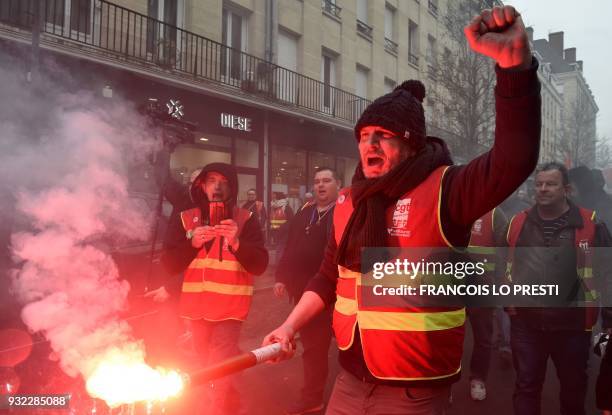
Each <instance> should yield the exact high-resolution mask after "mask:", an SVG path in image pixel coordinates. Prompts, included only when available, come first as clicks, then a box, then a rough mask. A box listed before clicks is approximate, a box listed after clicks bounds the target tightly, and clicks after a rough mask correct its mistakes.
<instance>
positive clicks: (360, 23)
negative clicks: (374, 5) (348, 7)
mask: <svg viewBox="0 0 612 415" xmlns="http://www.w3.org/2000/svg"><path fill="white" fill-rule="evenodd" d="M357 32H358V33H361V34H362V35H365V36H366V37H367V38H369V39H371V38H372V26H369V25H368V0H357Z"/></svg>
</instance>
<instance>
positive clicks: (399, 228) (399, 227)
mask: <svg viewBox="0 0 612 415" xmlns="http://www.w3.org/2000/svg"><path fill="white" fill-rule="evenodd" d="M411 204H412V198H406V199H400V200H398V201H397V203H396V204H395V211H394V212H393V225H392V227H391V228H387V231H388V232H389V235H392V236H404V237H410V231H409V230H408V229H406V225H408V215H409V213H410V205H411Z"/></svg>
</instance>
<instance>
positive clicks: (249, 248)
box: [162, 163, 268, 275]
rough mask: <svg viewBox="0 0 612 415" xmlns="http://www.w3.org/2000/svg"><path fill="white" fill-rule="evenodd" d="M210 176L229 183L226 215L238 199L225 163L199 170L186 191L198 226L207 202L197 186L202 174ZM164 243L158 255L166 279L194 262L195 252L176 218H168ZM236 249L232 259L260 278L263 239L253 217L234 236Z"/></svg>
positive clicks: (263, 263)
mask: <svg viewBox="0 0 612 415" xmlns="http://www.w3.org/2000/svg"><path fill="white" fill-rule="evenodd" d="M210 172H217V173H221V174H222V175H223V176H225V177H226V178H227V180H228V183H229V188H230V191H231V196H230V199H229V200H228V201H226V207H227V209H226V212H232V211H233V208H234V207H236V206H237V197H238V175H237V173H236V169H235V168H234V167H233V166H231V165H229V164H225V163H211V164H208V165H207V166H205V167H204V168H203V169H202V172H201V173H200V174H199V175H198V177H197V178H196V179H195V180H194V181H193V184H192V186H191V189H190V194H191V199H192V206H190V208H194V207H199V208H200V209H201V210H202V222H203V223H204V224H207V223H208V212H209V208H208V203H209V202H208V198H207V197H206V194H205V193H204V192H203V191H202V189H201V184H202V183H203V182H204V180H205V178H206V174H207V173H210ZM166 236H167V237H166V239H165V241H164V245H165V246H164V253H163V255H162V264H163V265H164V267H165V269H166V271H167V272H168V273H169V274H170V275H176V274H178V273H181V272H183V271H184V270H185V269H186V268H187V266H188V265H189V263H190V262H191V261H192V260H193V259H194V258H195V256H196V255H197V253H198V252H199V249H196V248H193V247H192V246H191V240H189V239H187V237H186V234H185V231H184V229H183V224H182V222H181V218H180V215H176V217H173V218H170V223H169V224H168V230H167V232H166ZM238 239H239V241H240V246H239V247H238V250H237V251H235V252H234V255H235V256H236V259H237V260H238V262H240V264H241V265H242V266H243V267H244V268H245V269H246V271H247V272H248V273H250V274H253V275H261V274H263V272H264V271H265V270H266V267H267V266H268V251H267V250H266V248H265V247H264V238H263V234H262V233H261V229H260V227H259V224H258V223H257V217H256V216H254V215H253V216H251V218H249V220H247V222H246V223H245V225H244V227H243V228H242V231H241V232H240V234H239V235H238ZM211 246H212V241H210V242H208V243H207V244H205V245H204V249H206V250H208V249H210V247H211Z"/></svg>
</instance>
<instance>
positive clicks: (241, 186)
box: [238, 173, 261, 206]
mask: <svg viewBox="0 0 612 415" xmlns="http://www.w3.org/2000/svg"><path fill="white" fill-rule="evenodd" d="M249 189H255V190H257V195H258V197H259V200H261V195H260V191H259V189H257V176H256V175H254V174H242V173H238V206H242V205H243V204H244V203H245V202H246V201H247V191H248V190H249Z"/></svg>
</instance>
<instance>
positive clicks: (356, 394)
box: [325, 369, 450, 415]
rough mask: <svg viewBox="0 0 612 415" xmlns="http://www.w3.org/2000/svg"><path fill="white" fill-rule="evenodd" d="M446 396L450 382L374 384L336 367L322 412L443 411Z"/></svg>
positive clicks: (402, 414)
mask: <svg viewBox="0 0 612 415" xmlns="http://www.w3.org/2000/svg"><path fill="white" fill-rule="evenodd" d="M449 396H450V386H441V387H437V388H432V387H405V388H403V387H395V386H385V385H376V384H373V383H367V382H362V381H361V380H360V379H357V378H356V377H355V376H353V375H351V374H350V373H349V372H347V371H346V370H344V369H340V373H339V374H338V376H337V377H336V383H335V384H334V390H333V392H332V395H331V397H330V398H329V403H328V405H327V410H326V412H325V415H394V414H397V415H444V414H446V408H447V407H448V399H449Z"/></svg>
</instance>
